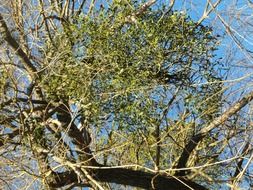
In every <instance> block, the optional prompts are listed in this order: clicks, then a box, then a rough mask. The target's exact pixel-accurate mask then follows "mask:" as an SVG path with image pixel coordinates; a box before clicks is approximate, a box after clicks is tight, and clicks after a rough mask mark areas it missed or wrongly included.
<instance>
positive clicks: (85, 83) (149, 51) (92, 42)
mask: <svg viewBox="0 0 253 190" xmlns="http://www.w3.org/2000/svg"><path fill="white" fill-rule="evenodd" d="M127 7H128V8H127ZM129 7H130V6H120V5H118V4H117V3H115V4H114V5H112V7H111V8H110V9H108V10H100V11H99V12H98V13H97V15H96V16H94V17H87V16H80V17H79V18H78V19H76V20H75V23H74V24H71V25H70V26H69V27H68V29H67V30H68V31H67V34H64V33H62V34H59V36H56V38H57V39H56V42H57V45H56V47H57V49H56V51H54V48H55V47H53V46H49V47H48V48H49V51H53V52H54V54H53V57H56V58H55V60H53V61H52V63H50V64H49V66H48V68H47V69H46V70H45V72H44V76H45V77H44V80H43V87H44V89H46V95H47V98H48V100H52V99H54V100H57V101H63V102H67V101H71V102H72V103H74V104H75V106H77V109H78V111H79V113H81V115H83V116H84V117H85V119H86V122H88V124H89V125H91V126H93V127H94V130H95V131H96V133H97V136H96V138H97V139H98V141H99V142H100V143H102V144H100V143H99V144H97V145H96V146H98V147H97V149H98V150H99V149H101V148H102V147H100V146H104V147H110V146H112V144H115V143H116V142H118V143H119V142H124V141H125V140H126V139H125V138H126V137H123V136H117V135H116V133H117V134H121V135H126V134H129V135H130V136H128V137H127V138H130V139H131V140H133V142H134V145H133V144H129V145H126V147H128V148H126V147H124V149H125V150H127V149H130V150H131V149H133V150H132V151H133V152H134V151H135V150H134V149H136V148H138V149H140V148H141V149H142V150H141V151H143V154H142V153H139V154H142V155H144V157H143V158H141V159H142V160H143V162H145V163H149V162H148V160H150V158H147V157H148V155H147V154H149V153H148V152H149V151H148V150H146V149H145V148H144V147H142V146H143V141H144V139H143V138H144V137H143V135H144V136H146V137H147V138H148V141H150V142H148V143H150V144H154V143H155V141H156V140H155V137H152V135H151V134H152V133H153V134H154V133H155V126H160V127H161V136H164V138H165V137H166V138H165V139H164V140H163V142H164V144H167V145H168V144H170V143H173V142H172V141H171V139H170V138H168V139H167V135H168V134H169V135H171V136H172V138H175V139H178V138H182V141H181V142H180V140H177V141H178V142H179V144H181V145H182V146H183V145H184V142H185V139H187V136H189V137H190V136H191V135H192V134H193V133H194V131H197V130H198V128H199V124H201V125H202V124H203V123H208V121H209V120H210V119H211V118H213V116H214V115H217V113H219V109H220V97H221V87H222V86H221V85H220V84H218V83H214V84H207V85H202V86H194V85H193V84H195V83H208V82H214V81H216V82H217V81H218V80H219V76H218V74H217V68H216V64H217V62H216V61H214V60H213V56H214V53H213V52H214V50H215V48H216V47H217V40H216V38H215V37H214V36H213V34H212V30H211V28H208V27H205V26H202V25H197V24H196V23H195V22H194V21H192V20H191V19H190V18H189V17H188V16H187V15H185V14H183V13H178V12H173V13H172V12H168V13H164V12H163V11H161V10H157V11H150V12H149V13H147V14H145V15H143V16H141V17H139V18H138V19H137V20H136V22H134V23H129V22H127V21H125V20H124V19H125V18H127V15H129V14H130V12H131V10H130V9H129ZM52 49H53V50H52ZM176 89H177V90H178V91H179V92H178V94H177V98H176V101H175V103H174V102H173V103H172V102H171V103H169V102H170V99H171V98H172V96H173V94H174V93H175V91H176ZM168 104H173V105H168ZM168 106H171V107H169V108H167V107H168ZM177 107H178V109H177ZM167 109H169V110H173V111H169V110H167ZM181 110H187V112H188V113H182V112H181ZM182 117H183V118H182ZM176 120H180V122H179V123H177V122H176ZM168 123H170V124H168ZM193 123H195V124H194V125H195V127H193V125H192V124H193ZM170 125H172V126H170ZM187 126H188V127H187ZM181 127H185V129H184V130H186V131H187V132H185V131H184V130H182V128H181ZM140 131H141V132H140ZM106 133H108V134H106ZM182 134H183V135H182ZM115 135H116V136H115ZM150 135H151V136H150ZM102 137H103V138H102ZM166 139H167V140H166ZM183 139H184V140H183ZM144 144H145V143H144ZM167 145H166V146H167ZM174 148H176V147H174ZM176 149H177V148H176ZM118 151H119V152H121V151H123V152H124V150H123V149H119V150H117V151H116V152H115V154H117V152H118ZM150 151H151V155H152V156H151V157H154V154H155V153H154V151H155V146H153V148H150ZM119 152H118V153H119ZM123 152H122V153H121V154H124V153H123ZM163 153H164V155H163V163H164V164H165V163H167V164H165V166H168V159H167V158H168V155H167V154H170V155H171V154H175V155H174V156H175V158H174V159H172V160H171V162H172V163H173V162H174V161H175V160H176V158H177V156H178V154H179V153H180V152H178V151H176V150H175V151H173V152H167V151H166V153H165V152H163ZM126 154H127V155H128V154H129V152H128V151H127V152H126ZM117 157H118V155H116V157H115V158H113V156H112V155H111V158H110V160H111V161H113V160H114V159H117ZM171 158H173V156H171ZM124 159H125V158H124ZM128 159H130V160H132V159H135V156H133V157H132V158H131V157H129V158H126V162H133V160H132V161H129V160H128ZM138 159H139V158H138ZM142 164H143V163H142Z"/></svg>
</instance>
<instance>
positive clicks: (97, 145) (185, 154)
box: [0, 0, 253, 189]
mask: <svg viewBox="0 0 253 190" xmlns="http://www.w3.org/2000/svg"><path fill="white" fill-rule="evenodd" d="M173 2H174V1H172V3H171V5H169V6H168V5H164V6H162V5H160V6H159V5H157V7H155V5H156V1H148V2H146V3H141V2H138V1H113V2H110V3H106V2H102V3H100V4H99V3H96V2H95V1H91V2H86V1H75V0H72V1H69V0H66V1H42V0H38V1H22V0H19V1H10V2H8V3H6V2H4V1H1V11H0V29H1V30H0V33H1V47H2V51H1V55H2V57H1V60H0V61H1V70H0V71H1V73H0V74H1V80H0V90H1V104H0V112H1V117H0V127H1V136H0V148H1V162H2V165H1V170H2V171H3V173H4V174H3V175H2V176H1V177H0V179H1V180H2V181H3V186H5V187H10V189H12V188H13V189H15V186H16V185H17V186H19V187H21V186H23V187H29V186H31V187H33V188H35V189H38V188H42V189H56V188H65V189H72V188H74V187H92V188H94V189H119V188H121V187H126V186H131V187H132V188H144V189H209V188H211V189H213V188H222V187H224V184H225V183H230V184H234V183H237V181H238V180H240V179H239V178H237V176H238V175H241V174H242V173H241V172H240V170H241V169H242V165H243V159H242V158H243V156H245V155H247V154H248V153H249V150H250V143H246V144H245V146H244V148H243V149H242V151H241V152H240V154H238V155H237V156H236V157H233V158H232V159H231V160H230V161H231V162H229V160H227V162H224V161H222V157H223V156H224V155H225V152H224V151H225V150H227V147H228V146H229V145H230V144H229V143H228V142H230V140H231V142H237V139H236V137H237V135H239V134H240V133H241V132H243V131H244V128H243V126H240V127H238V128H236V129H235V130H234V132H233V134H227V133H226V131H225V130H222V129H223V128H224V127H226V126H227V125H228V124H227V123H228V122H229V123H234V124H235V125H238V121H239V119H238V118H242V117H241V115H240V114H239V113H240V111H241V110H242V109H243V108H244V107H245V106H247V105H248V104H249V103H250V101H251V100H252V99H253V93H252V92H251V93H249V94H248V95H246V96H244V97H243V98H241V99H240V100H238V101H236V102H234V104H233V105H230V106H229V107H228V108H227V109H226V111H224V110H223V109H224V104H225V101H224V98H223V97H224V95H226V94H225V89H226V88H225V86H224V84H223V82H222V81H223V80H224V78H223V75H224V73H225V71H224V70H221V69H222V67H221V65H222V63H221V62H220V61H219V60H218V59H217V57H216V56H215V51H216V50H217V48H218V47H219V40H220V39H219V37H218V36H216V35H215V34H214V32H213V28H211V27H209V26H205V25H203V24H202V23H201V22H202V19H200V21H201V22H200V21H199V22H198V21H194V20H192V19H191V17H190V16H189V15H187V14H186V13H184V12H179V11H176V10H175V9H173V8H172V7H173ZM215 6H216V5H215ZM87 7H88V9H87ZM200 83H201V84H202V85H195V84H200ZM235 148H236V147H235ZM237 152H239V151H237ZM221 163H222V164H224V165H226V167H231V168H232V169H231V170H233V176H232V177H229V175H230V174H231V171H230V170H228V171H227V172H224V171H222V167H221V165H220V164H221ZM235 163H236V164H237V166H234V164H235ZM221 176H222V178H224V181H222V180H220V179H221ZM219 180H220V181H219ZM218 181H219V182H218Z"/></svg>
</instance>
